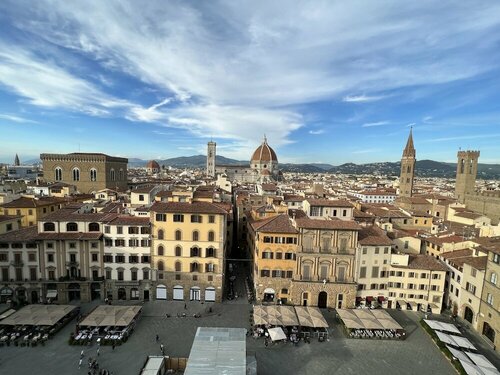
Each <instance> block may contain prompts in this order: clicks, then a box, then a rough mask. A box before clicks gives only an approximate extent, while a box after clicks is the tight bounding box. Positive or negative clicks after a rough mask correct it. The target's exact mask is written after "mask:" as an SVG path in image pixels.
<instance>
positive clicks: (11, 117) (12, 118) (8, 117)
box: [0, 113, 37, 124]
mask: <svg viewBox="0 0 500 375" xmlns="http://www.w3.org/2000/svg"><path fill="white" fill-rule="evenodd" d="M0 119H4V120H8V121H12V122H19V123H32V124H36V123H37V121H34V120H30V119H27V118H24V117H20V116H17V115H9V114H6V113H0Z"/></svg>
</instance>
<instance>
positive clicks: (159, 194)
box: [155, 190, 172, 198]
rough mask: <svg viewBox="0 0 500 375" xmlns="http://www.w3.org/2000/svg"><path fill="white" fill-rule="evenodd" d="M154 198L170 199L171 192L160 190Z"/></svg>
mask: <svg viewBox="0 0 500 375" xmlns="http://www.w3.org/2000/svg"><path fill="white" fill-rule="evenodd" d="M155 196H156V197H160V198H162V197H171V196H172V191H171V190H162V191H159V192H158V193H156V195H155Z"/></svg>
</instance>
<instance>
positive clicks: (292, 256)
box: [285, 253, 295, 260]
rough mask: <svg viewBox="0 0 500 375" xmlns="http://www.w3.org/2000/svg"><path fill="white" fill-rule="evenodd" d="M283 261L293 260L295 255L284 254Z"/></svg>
mask: <svg viewBox="0 0 500 375" xmlns="http://www.w3.org/2000/svg"><path fill="white" fill-rule="evenodd" d="M285 259H286V260H295V254H294V253H285Z"/></svg>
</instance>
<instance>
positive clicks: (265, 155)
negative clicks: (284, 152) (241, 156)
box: [250, 137, 278, 163]
mask: <svg viewBox="0 0 500 375" xmlns="http://www.w3.org/2000/svg"><path fill="white" fill-rule="evenodd" d="M250 160H251V162H252V163H253V162H254V161H256V162H259V161H261V162H264V161H266V162H269V161H275V162H278V157H277V156H276V153H275V152H274V150H273V149H272V148H271V147H269V145H268V144H267V139H266V137H264V142H262V144H261V145H260V146H259V147H257V149H256V150H255V152H254V153H253V155H252V159H250Z"/></svg>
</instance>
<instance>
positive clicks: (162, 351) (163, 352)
mask: <svg viewBox="0 0 500 375" xmlns="http://www.w3.org/2000/svg"><path fill="white" fill-rule="evenodd" d="M160 350H161V354H165V349H164V347H163V344H160Z"/></svg>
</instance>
